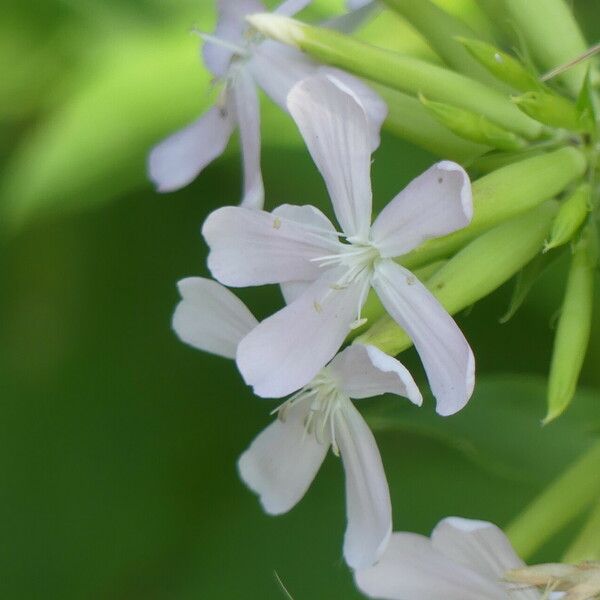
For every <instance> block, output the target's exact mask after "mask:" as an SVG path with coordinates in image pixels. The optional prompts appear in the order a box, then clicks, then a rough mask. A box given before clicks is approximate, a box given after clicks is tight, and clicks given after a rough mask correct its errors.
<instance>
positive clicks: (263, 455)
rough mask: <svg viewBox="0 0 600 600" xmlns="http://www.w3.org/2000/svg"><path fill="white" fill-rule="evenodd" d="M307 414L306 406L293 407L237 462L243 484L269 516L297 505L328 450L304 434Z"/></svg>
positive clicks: (313, 438)
mask: <svg viewBox="0 0 600 600" xmlns="http://www.w3.org/2000/svg"><path fill="white" fill-rule="evenodd" d="M306 412H307V405H306V404H305V403H301V404H299V405H298V406H294V405H292V406H291V407H290V408H289V409H287V410H286V413H285V414H286V418H285V421H281V420H276V421H275V422H273V423H271V425H269V426H268V427H267V428H266V429H265V430H264V431H263V432H262V433H260V434H259V435H258V436H257V437H256V438H255V440H254V441H253V442H252V444H250V447H249V448H248V449H247V450H246V451H245V452H244V453H243V454H242V456H241V457H240V459H239V461H238V469H239V472H240V476H241V478H242V479H243V481H244V483H245V484H246V485H247V486H248V487H249V488H250V489H251V490H253V491H254V492H255V493H256V494H258V495H259V497H260V502H261V504H262V506H263V508H264V510H265V512H267V513H269V514H271V515H278V514H281V513H285V512H287V511H288V510H290V509H291V508H292V507H293V506H294V505H295V504H296V503H297V502H299V501H300V499H301V498H302V496H304V494H305V493H306V490H308V488H309V487H310V484H311V483H312V481H313V479H314V477H315V475H316V474H317V471H318V470H319V467H320V466H321V463H322V462H323V460H324V459H325V455H326V454H327V450H328V449H329V444H328V443H324V444H322V443H319V442H318V441H317V440H316V438H315V436H314V435H309V434H307V432H306V430H305V426H304V422H305V419H306V416H307V414H306Z"/></svg>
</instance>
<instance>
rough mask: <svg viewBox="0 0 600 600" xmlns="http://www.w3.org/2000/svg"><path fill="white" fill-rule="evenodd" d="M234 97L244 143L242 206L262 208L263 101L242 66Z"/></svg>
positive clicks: (237, 78) (237, 77)
mask: <svg viewBox="0 0 600 600" xmlns="http://www.w3.org/2000/svg"><path fill="white" fill-rule="evenodd" d="M232 94H233V100H234V104H235V112H236V116H237V121H238V125H239V128H240V140H241V144H242V162H243V165H244V197H243V199H242V206H247V207H248V208H258V209H261V208H262V207H263V204H264V200H265V188H264V186H263V179H262V173H261V170H260V105H259V101H258V94H257V90H256V85H255V84H254V80H253V79H252V75H251V74H250V73H249V71H248V70H247V69H245V68H239V69H238V70H237V72H236V74H235V84H234V85H233V87H232Z"/></svg>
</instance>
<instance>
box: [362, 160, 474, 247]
mask: <svg viewBox="0 0 600 600" xmlns="http://www.w3.org/2000/svg"><path fill="white" fill-rule="evenodd" d="M472 218H473V200H472V196H471V183H470V181H469V176H468V175H467V173H466V172H465V170H464V169H463V168H462V167H461V166H460V165H457V164H456V163H453V162H449V161H442V162H439V163H437V164H436V165H433V167H431V168H429V169H428V170H427V171H425V173H423V174H421V175H419V177H417V178H416V179H413V181H411V182H410V183H409V184H408V186H406V187H405V188H404V189H403V190H402V191H401V192H400V193H399V194H398V195H397V196H396V197H395V198H394V199H393V200H392V201H391V202H390V203H389V204H388V205H387V206H386V207H385V208H384V209H383V210H382V211H381V213H379V216H378V217H377V219H376V220H375V223H373V228H372V230H371V237H372V240H373V241H374V242H375V244H376V245H377V247H378V248H379V250H380V252H381V254H382V256H385V257H394V256H400V255H402V254H406V253H407V252H409V251H410V250H412V249H413V248H416V247H417V246H419V245H420V244H422V243H423V242H424V241H426V240H428V239H431V238H436V237H440V236H442V235H447V234H449V233H452V232H453V231H456V230H458V229H462V228H463V227H466V226H467V225H468V224H469V223H470V222H471V219H472Z"/></svg>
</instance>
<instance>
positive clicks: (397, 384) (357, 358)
mask: <svg viewBox="0 0 600 600" xmlns="http://www.w3.org/2000/svg"><path fill="white" fill-rule="evenodd" d="M327 368H328V370H329V371H331V373H332V374H333V375H334V377H335V378H336V380H337V381H338V382H339V387H340V389H341V390H343V391H344V393H345V394H346V395H347V396H349V397H350V398H355V399H359V398H371V397H373V396H380V395H381V394H396V395H398V396H403V397H405V398H408V399H409V400H410V401H411V402H413V403H414V404H416V405H417V406H420V405H421V404H422V403H423V398H422V396H421V393H420V392H419V388H418V387H417V384H416V383H415V381H414V379H413V378H412V376H411V374H410V373H409V372H408V369H407V368H406V367H405V366H404V365H403V364H402V363H400V362H399V361H397V360H396V359H395V358H392V357H391V356H389V355H388V354H386V353H385V352H382V351H381V350H379V348H375V346H364V345H363V344H352V345H351V346H348V348H346V349H345V350H343V351H342V352H340V353H339V354H338V355H337V356H336V357H335V358H334V359H333V360H332V361H331V363H330V364H329V366H328V367H327Z"/></svg>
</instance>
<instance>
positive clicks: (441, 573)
mask: <svg viewBox="0 0 600 600" xmlns="http://www.w3.org/2000/svg"><path fill="white" fill-rule="evenodd" d="M355 578H356V583H357V585H358V587H359V588H360V590H361V591H363V592H364V593H365V594H366V595H367V596H369V597H370V598H380V599H383V600H507V598H508V595H507V593H506V589H505V588H503V586H502V584H500V583H498V582H496V581H494V580H489V579H486V578H484V577H482V576H481V575H479V574H478V573H475V572H473V571H471V570H470V569H468V568H466V567H463V566H462V565H459V564H456V563H454V562H452V561H451V560H450V559H449V558H448V557H446V556H444V555H443V554H442V553H440V552H438V551H437V550H435V548H433V546H432V544H431V542H430V541H429V539H428V538H426V537H424V536H422V535H416V534H414V533H394V534H392V537H391V539H390V542H389V544H388V547H387V549H386V551H385V554H384V555H383V557H382V558H381V560H380V561H379V562H378V563H377V564H376V565H375V566H373V567H371V568H370V569H365V570H361V571H357V572H356V573H355Z"/></svg>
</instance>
